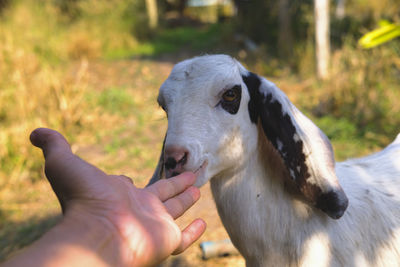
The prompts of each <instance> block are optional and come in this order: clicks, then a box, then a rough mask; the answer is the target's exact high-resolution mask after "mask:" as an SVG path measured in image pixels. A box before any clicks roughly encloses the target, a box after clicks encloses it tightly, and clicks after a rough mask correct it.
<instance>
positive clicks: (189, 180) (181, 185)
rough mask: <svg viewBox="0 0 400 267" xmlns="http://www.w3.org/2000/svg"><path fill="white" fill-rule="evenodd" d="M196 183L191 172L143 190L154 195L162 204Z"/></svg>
mask: <svg viewBox="0 0 400 267" xmlns="http://www.w3.org/2000/svg"><path fill="white" fill-rule="evenodd" d="M195 181H196V175H195V174H194V173H192V172H184V173H182V174H180V175H178V176H175V177H172V178H169V179H162V180H159V181H157V182H156V183H154V184H152V185H150V186H148V187H146V188H144V190H147V191H148V192H150V193H152V194H154V195H156V196H157V197H158V198H159V199H160V200H161V201H162V202H164V201H166V200H168V199H170V198H172V197H174V196H176V195H178V194H180V193H182V192H183V191H185V189H187V188H188V187H190V186H191V185H193V184H194V183H195Z"/></svg>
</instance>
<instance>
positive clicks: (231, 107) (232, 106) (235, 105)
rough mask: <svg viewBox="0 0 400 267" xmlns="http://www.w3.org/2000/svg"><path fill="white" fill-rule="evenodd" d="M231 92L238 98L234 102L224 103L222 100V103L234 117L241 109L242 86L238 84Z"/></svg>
mask: <svg viewBox="0 0 400 267" xmlns="http://www.w3.org/2000/svg"><path fill="white" fill-rule="evenodd" d="M229 90H232V91H233V92H234V93H235V94H236V96H237V98H236V99H235V100H233V101H224V100H223V99H222V100H221V102H220V103H221V107H222V108H223V109H225V110H226V111H227V112H228V113H230V114H232V115H234V114H236V113H237V112H238V110H239V107H240V101H241V99H242V86H241V85H240V84H237V85H235V86H233V87H232V88H231V89H229ZM227 91H228V90H227Z"/></svg>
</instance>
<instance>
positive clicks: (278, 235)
mask: <svg viewBox="0 0 400 267" xmlns="http://www.w3.org/2000/svg"><path fill="white" fill-rule="evenodd" d="M158 102H159V104H160V106H161V107H162V108H163V109H164V110H165V112H166V113H167V117H168V129H167V133H166V137H165V139H164V144H163V148H162V152H161V156H160V161H159V163H158V166H157V169H156V171H155V173H154V175H153V177H152V179H151V180H150V183H153V182H155V181H157V180H158V179H160V178H164V177H165V178H169V177H171V176H174V175H176V174H179V173H181V172H183V171H192V172H195V173H196V174H197V180H196V186H199V187H200V186H202V185H203V184H205V183H206V182H207V181H208V180H210V183H211V190H212V193H213V197H214V200H215V202H216V205H217V209H218V213H219V215H220V217H221V220H222V222H223V224H224V226H225V228H226V230H227V232H228V234H229V236H230V238H231V240H232V242H233V244H234V245H235V246H236V247H237V248H238V250H239V251H240V253H241V254H242V255H243V257H244V258H245V260H246V265H247V266H400V181H398V179H399V178H400V135H399V136H397V138H396V140H395V141H394V142H393V143H392V144H390V145H389V146H388V147H386V148H385V149H384V150H382V151H380V152H378V153H376V154H373V155H370V156H368V157H364V158H360V159H352V160H348V161H345V162H338V163H337V164H336V165H335V160H334V156H333V150H332V147H331V144H330V142H329V140H328V138H327V137H326V136H325V135H324V133H323V132H322V131H321V130H320V129H319V128H318V127H317V126H316V125H315V124H313V123H312V122H311V120H309V119H308V118H307V117H306V116H305V115H303V114H302V113H301V112H300V111H299V110H298V109H297V108H296V107H295V106H294V105H293V104H292V103H291V102H290V101H289V99H288V98H287V97H286V95H285V94H284V93H283V92H282V91H281V90H279V89H278V88H277V87H276V86H275V85H274V84H273V83H272V82H270V81H268V80H267V79H265V78H262V77H260V76H258V75H256V74H254V73H251V72H249V71H247V70H246V69H245V68H244V67H243V66H242V65H241V64H240V63H239V62H238V61H236V60H235V59H233V58H231V57H229V56H226V55H210V56H208V55H207V56H201V57H196V58H193V59H189V60H185V61H182V62H180V63H178V64H176V65H175V66H174V68H173V70H172V72H171V74H170V75H169V77H168V78H167V80H166V81H165V82H164V83H163V84H162V86H161V88H160V92H159V96H158ZM345 192H346V193H345ZM339 218H340V219H339Z"/></svg>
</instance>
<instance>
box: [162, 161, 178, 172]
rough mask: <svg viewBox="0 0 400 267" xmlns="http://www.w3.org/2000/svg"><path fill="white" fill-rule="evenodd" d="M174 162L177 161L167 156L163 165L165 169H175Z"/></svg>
mask: <svg viewBox="0 0 400 267" xmlns="http://www.w3.org/2000/svg"><path fill="white" fill-rule="evenodd" d="M176 164H177V162H176V160H175V159H174V158H168V159H167V161H166V162H165V164H164V165H165V168H166V169H167V170H171V169H175V167H176Z"/></svg>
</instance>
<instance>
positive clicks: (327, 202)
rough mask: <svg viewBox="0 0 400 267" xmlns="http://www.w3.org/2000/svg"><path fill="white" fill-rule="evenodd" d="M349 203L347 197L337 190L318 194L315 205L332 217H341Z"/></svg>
mask: <svg viewBox="0 0 400 267" xmlns="http://www.w3.org/2000/svg"><path fill="white" fill-rule="evenodd" d="M348 204H349V201H348V199H347V198H341V197H340V196H339V195H338V194H337V193H336V192H334V191H329V192H327V193H322V194H320V195H319V196H318V198H317V202H316V203H315V206H316V207H317V208H319V209H320V210H322V211H323V212H325V213H326V214H328V215H329V216H330V217H331V218H333V219H339V218H340V217H342V215H343V213H344V211H345V210H346V209H347V206H348Z"/></svg>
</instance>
